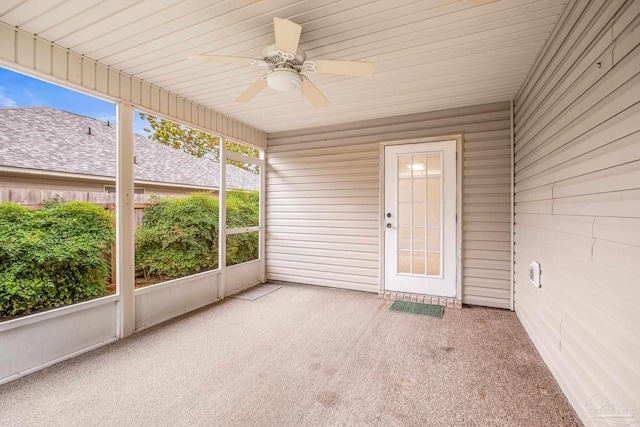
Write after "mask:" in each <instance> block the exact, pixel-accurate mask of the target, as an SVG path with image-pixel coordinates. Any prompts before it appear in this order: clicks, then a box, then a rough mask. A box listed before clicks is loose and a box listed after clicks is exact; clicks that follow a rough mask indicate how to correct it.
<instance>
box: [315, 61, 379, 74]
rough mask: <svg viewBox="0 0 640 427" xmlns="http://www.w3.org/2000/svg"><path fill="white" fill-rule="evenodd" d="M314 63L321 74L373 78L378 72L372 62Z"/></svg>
mask: <svg viewBox="0 0 640 427" xmlns="http://www.w3.org/2000/svg"><path fill="white" fill-rule="evenodd" d="M314 62H315V63H316V69H317V70H318V72H319V73H328V74H343V75H345V76H372V75H373V74H374V73H375V72H376V67H375V66H374V65H373V63H371V62H362V61H331V60H326V59H317V60H315V61H314Z"/></svg>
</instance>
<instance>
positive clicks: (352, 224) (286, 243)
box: [266, 102, 511, 308]
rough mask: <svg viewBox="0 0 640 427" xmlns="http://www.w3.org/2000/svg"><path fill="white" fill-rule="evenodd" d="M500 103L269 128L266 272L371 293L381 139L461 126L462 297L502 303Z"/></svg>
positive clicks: (504, 203)
mask: <svg viewBox="0 0 640 427" xmlns="http://www.w3.org/2000/svg"><path fill="white" fill-rule="evenodd" d="M509 115H510V112H509V103H507V102H501V103H493V104H486V105H480V106H474V107H466V108H458V109H452V110H445V111H438V112H431V113H423V114H413V115H408V116H400V117H393V118H387V119H380V120H368V121H362V122H356V123H351V124H341V125H337V126H329V127H322V128H313V129H304V130H297V131H289V132H281V133H274V134H269V135H268V147H269V148H268V153H269V156H268V168H267V194H266V197H267V199H266V200H267V209H266V218H267V222H266V223H267V277H268V278H269V279H274V280H284V281H292V282H300V283H309V284H315V285H324V286H334V287H339V288H348V289H358V290H364V291H371V292H378V289H379V284H380V263H381V262H382V259H381V253H380V229H381V225H382V223H381V220H382V214H381V213H380V211H379V209H380V206H379V203H380V185H381V183H380V142H382V141H391V140H393V141H395V140H403V139H411V138H420V137H433V136H443V135H452V134H457V133H464V144H463V165H464V166H463V175H464V177H463V180H464V186H463V221H464V222H463V247H464V252H463V287H462V298H463V301H464V302H466V303H469V304H480V305H487V306H493V307H502V308H508V307H509V300H510V298H509V288H510V283H509V258H510V252H509V242H510V235H509V228H510V219H509V215H510V205H509V203H510V202H509V199H510V196H509V191H510V143H511V142H510V141H511V140H510V130H509V129H510V117H509Z"/></svg>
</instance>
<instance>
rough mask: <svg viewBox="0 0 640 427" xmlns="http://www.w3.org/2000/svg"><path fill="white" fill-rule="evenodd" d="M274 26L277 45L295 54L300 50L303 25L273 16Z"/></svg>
mask: <svg viewBox="0 0 640 427" xmlns="http://www.w3.org/2000/svg"><path fill="white" fill-rule="evenodd" d="M273 28H274V30H275V33H276V47H277V48H278V49H280V50H282V51H284V52H289V53H293V54H295V53H296V52H297V50H298V43H299V42H300V33H302V27H301V26H300V25H298V24H296V23H295V22H291V21H289V20H288V19H282V18H273Z"/></svg>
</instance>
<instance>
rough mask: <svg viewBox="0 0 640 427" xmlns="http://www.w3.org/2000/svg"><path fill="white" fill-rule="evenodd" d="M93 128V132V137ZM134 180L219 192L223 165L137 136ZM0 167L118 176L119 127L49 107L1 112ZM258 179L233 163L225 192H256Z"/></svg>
mask: <svg viewBox="0 0 640 427" xmlns="http://www.w3.org/2000/svg"><path fill="white" fill-rule="evenodd" d="M89 128H91V134H89ZM134 151H135V159H136V165H135V171H134V172H135V179H136V180H140V181H151V182H154V183H158V184H159V185H161V184H162V183H171V184H181V185H184V186H187V187H188V186H194V187H206V188H218V186H219V163H218V162H215V161H213V160H210V159H206V158H197V157H194V156H192V155H190V154H187V153H185V152H183V151H180V150H177V149H175V148H171V147H169V146H167V145H164V144H161V143H159V142H156V141H153V140H151V139H149V138H146V137H144V136H141V135H135V147H134ZM0 165H1V166H11V167H18V168H29V169H38V170H43V171H54V172H67V173H74V174H82V175H90V176H99V177H108V178H114V177H115V168H116V128H115V125H113V124H111V126H107V122H104V121H100V120H96V119H93V118H90V117H84V116H80V115H77V114H73V113H69V112H66V111H62V110H57V109H54V108H50V107H10V108H0ZM259 187H260V180H259V177H258V175H256V174H254V173H251V172H249V171H246V170H244V169H241V168H239V167H237V166H234V165H229V166H228V169H227V188H233V189H243V190H258V189H259Z"/></svg>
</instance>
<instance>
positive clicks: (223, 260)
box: [218, 137, 227, 299]
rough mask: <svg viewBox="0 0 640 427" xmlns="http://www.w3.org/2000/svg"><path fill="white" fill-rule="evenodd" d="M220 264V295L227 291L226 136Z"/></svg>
mask: <svg viewBox="0 0 640 427" xmlns="http://www.w3.org/2000/svg"><path fill="white" fill-rule="evenodd" d="M218 206H219V209H220V212H219V214H218V221H219V222H218V265H219V267H220V286H219V287H218V297H219V298H220V299H222V298H224V297H225V294H226V293H227V280H226V274H227V150H226V143H225V139H224V137H220V189H219V190H218Z"/></svg>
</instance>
